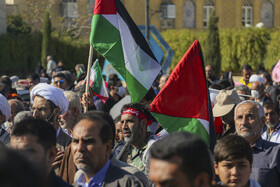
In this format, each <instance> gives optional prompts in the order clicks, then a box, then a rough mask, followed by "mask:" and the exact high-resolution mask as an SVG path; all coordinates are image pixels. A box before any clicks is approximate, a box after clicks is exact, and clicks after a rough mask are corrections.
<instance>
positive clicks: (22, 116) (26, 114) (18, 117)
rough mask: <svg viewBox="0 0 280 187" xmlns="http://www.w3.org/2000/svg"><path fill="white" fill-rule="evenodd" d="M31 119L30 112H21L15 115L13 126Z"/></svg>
mask: <svg viewBox="0 0 280 187" xmlns="http://www.w3.org/2000/svg"><path fill="white" fill-rule="evenodd" d="M32 118H33V114H32V112H31V111H21V112H19V113H17V115H16V116H15V118H14V124H17V123H19V122H21V121H23V120H26V119H32Z"/></svg>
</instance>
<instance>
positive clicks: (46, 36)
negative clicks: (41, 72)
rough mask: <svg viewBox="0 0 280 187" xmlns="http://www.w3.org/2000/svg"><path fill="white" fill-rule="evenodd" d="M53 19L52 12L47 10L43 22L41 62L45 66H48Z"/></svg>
mask: <svg viewBox="0 0 280 187" xmlns="http://www.w3.org/2000/svg"><path fill="white" fill-rule="evenodd" d="M51 29H52V26H51V20H50V12H49V11H46V12H45V15H44V22H43V39H42V54H41V62H42V65H43V67H44V68H46V67H47V63H46V57H47V55H48V53H49V48H50V40H51Z"/></svg>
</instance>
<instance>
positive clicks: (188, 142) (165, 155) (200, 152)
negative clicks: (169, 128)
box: [149, 132, 213, 187]
mask: <svg viewBox="0 0 280 187" xmlns="http://www.w3.org/2000/svg"><path fill="white" fill-rule="evenodd" d="M151 156H152V159H151V164H150V174H149V177H150V180H151V181H152V182H153V183H154V184H155V186H156V187H162V186H174V187H175V186H176V187H191V186H192V187H201V186H205V187H210V186H211V181H212V178H213V164H212V161H211V157H210V154H209V152H208V148H207V146H206V144H205V143H204V142H203V141H202V140H201V139H200V138H198V137H197V136H195V135H193V134H190V133H187V132H179V133H174V134H171V135H169V136H167V137H165V138H163V139H161V140H159V141H157V142H156V143H155V144H154V145H153V146H152V148H151Z"/></svg>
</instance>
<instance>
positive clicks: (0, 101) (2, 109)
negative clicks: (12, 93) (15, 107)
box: [0, 94, 11, 145]
mask: <svg viewBox="0 0 280 187" xmlns="http://www.w3.org/2000/svg"><path fill="white" fill-rule="evenodd" d="M10 116H11V107H10V105H9V103H8V100H7V99H6V97H4V96H3V95H2V94H0V125H1V126H0V142H2V143H3V144H5V145H7V144H9V142H10V136H9V133H8V132H7V131H5V129H4V128H3V123H4V122H5V121H8V119H9V118H10Z"/></svg>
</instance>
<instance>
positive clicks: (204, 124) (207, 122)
mask: <svg viewBox="0 0 280 187" xmlns="http://www.w3.org/2000/svg"><path fill="white" fill-rule="evenodd" d="M198 121H200V123H201V124H202V125H203V126H204V128H205V130H206V131H207V132H208V134H209V121H206V120H204V119H198Z"/></svg>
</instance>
